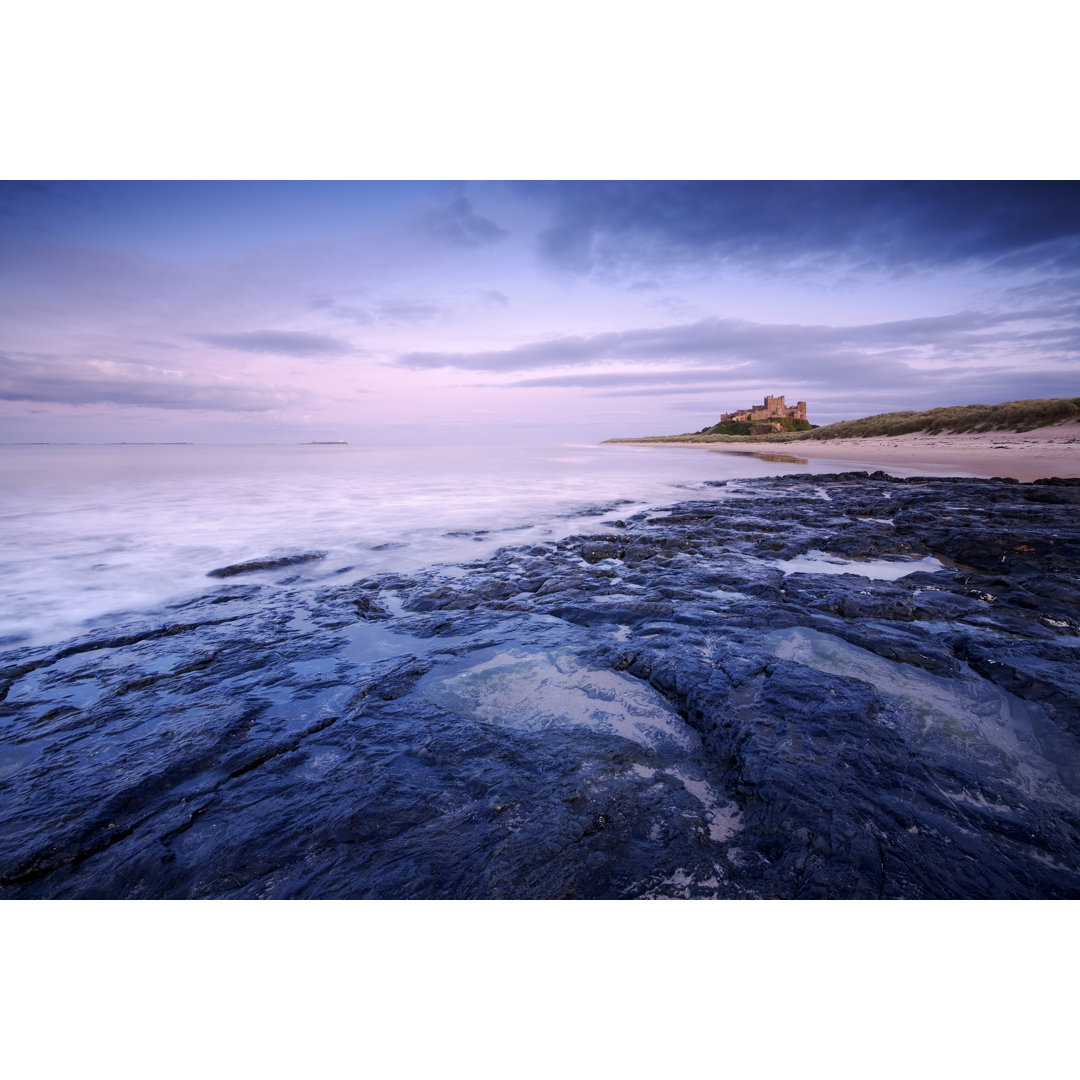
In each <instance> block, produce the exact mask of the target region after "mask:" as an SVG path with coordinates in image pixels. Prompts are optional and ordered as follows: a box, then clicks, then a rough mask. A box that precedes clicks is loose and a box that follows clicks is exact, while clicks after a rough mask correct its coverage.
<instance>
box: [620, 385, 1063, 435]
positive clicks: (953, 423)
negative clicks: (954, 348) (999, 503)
mask: <svg viewBox="0 0 1080 1080" xmlns="http://www.w3.org/2000/svg"><path fill="white" fill-rule="evenodd" d="M1069 421H1075V422H1080V397H1072V398H1028V399H1025V400H1023V401H1003V402H1001V403H1000V404H998V405H947V406H944V407H943V408H938V409H926V410H924V411H923V412H915V411H911V410H908V411H904V412H891V413H879V414H877V415H876V416H867V417H863V418H862V419H858V420H839V421H837V422H836V423H835V424H826V425H824V426H822V427H817V426H815V425H813V424H811V423H809V422H808V421H807V418H806V402H805V401H800V402H799V403H798V405H795V406H786V405H785V404H784V397H783V395H780V396H779V397H766V398H765V402H764V404H763V405H754V406H753V407H752V408H750V409H737V410H735V411H734V412H728V413H722V414H721V416H720V420H719V422H718V423H716V424H712V425H711V426H708V427H704V428H702V429H701V430H700V431H694V432H687V433H686V434H683V435H639V436H637V437H635V438H618V439H605V440H604V441H605V442H609V443H626V442H636V443H640V442H649V443H651V442H679V443H687V442H692V443H714V442H715V443H725V442H751V441H755V442H756V441H762V442H803V441H805V440H807V439H856V438H863V439H866V438H876V437H896V436H899V435H910V434H913V433H917V432H926V433H928V434H930V435H941V434H942V433H944V432H949V433H952V434H962V433H968V432H970V433H985V432H991V431H1016V432H1024V431H1033V430H1035V429H1036V428H1042V427H1047V426H1049V425H1050V424H1061V423H1066V422H1069ZM766 428H767V430H766ZM755 429H757V430H755Z"/></svg>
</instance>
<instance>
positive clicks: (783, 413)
mask: <svg viewBox="0 0 1080 1080" xmlns="http://www.w3.org/2000/svg"><path fill="white" fill-rule="evenodd" d="M805 419H806V402H805V401H800V402H799V403H798V404H797V405H785V404H784V395H783V394H781V395H780V396H779V397H766V398H765V404H764V405H754V406H752V407H751V408H749V409H736V410H735V412H728V413H723V414H722V415H721V416H720V423H721V424H726V423H728V421H730V420H735V421H741V422H742V423H748V424H751V425H753V426H752V427H751V428H750V434H751V435H764V434H766V433H768V432H770V431H778V430H780V423H779V421H781V420H805Z"/></svg>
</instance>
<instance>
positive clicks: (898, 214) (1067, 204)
mask: <svg viewBox="0 0 1080 1080" xmlns="http://www.w3.org/2000/svg"><path fill="white" fill-rule="evenodd" d="M512 186H513V188H514V190H515V191H517V192H518V193H519V194H521V195H524V196H526V197H528V198H531V199H532V200H534V201H536V202H539V203H541V204H543V205H546V206H547V207H548V208H549V209H550V211H551V218H550V220H549V223H548V225H547V226H546V227H545V228H544V229H543V230H542V232H541V233H540V236H539V241H538V250H539V252H540V255H541V256H542V257H543V258H544V259H545V260H546V261H547V262H549V263H550V264H552V265H554V266H557V267H559V268H560V269H562V270H565V271H568V272H571V273H575V274H588V273H591V272H594V271H600V272H606V273H615V274H620V275H623V276H625V277H626V278H627V280H630V281H632V280H634V279H635V278H638V277H640V276H642V275H644V276H645V277H649V276H651V275H650V274H649V269H650V267H657V266H659V265H662V264H664V263H668V264H672V263H679V262H686V261H698V260H703V259H708V260H712V261H720V262H731V263H736V264H741V265H749V266H754V267H758V268H761V269H774V270H775V269H777V268H780V267H787V268H791V267H797V266H800V265H802V266H804V267H805V266H806V265H807V264H809V263H812V262H813V261H815V260H827V261H829V262H834V263H836V262H839V263H841V264H843V265H845V266H848V267H855V266H858V267H859V268H860V269H862V270H863V271H866V270H880V271H885V272H897V271H901V272H903V271H911V270H916V269H919V268H927V267H941V266H952V265H956V264H958V263H966V262H977V263H981V264H996V265H999V266H1035V265H1044V266H1049V267H1054V268H1061V267H1064V266H1073V267H1075V266H1076V265H1078V264H1080V183H1076V182H1072V181H1046V182H1042V181H1040V182H1016V181H1000V182H999V181H985V182H919V181H905V182H881V181H853V182H823V181H715V182H714V181H678V182H631V181H626V182H621V181H620V182H607V181H593V182H572V183H566V182H558V183H556V182H521V183H516V184H514V185H512Z"/></svg>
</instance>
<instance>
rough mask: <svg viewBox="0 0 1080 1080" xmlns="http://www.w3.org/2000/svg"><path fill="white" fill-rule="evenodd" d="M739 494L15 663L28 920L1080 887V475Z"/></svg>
mask: <svg viewBox="0 0 1080 1080" xmlns="http://www.w3.org/2000/svg"><path fill="white" fill-rule="evenodd" d="M713 494H714V496H715V497H710V498H695V499H691V500H687V501H684V502H680V503H679V504H677V505H674V506H671V507H669V508H666V509H665V510H663V511H658V512H654V513H651V514H638V515H635V516H633V517H630V518H628V519H626V520H621V519H619V518H618V517H617V513H618V510H617V508H612V515H611V518H610V519H609V520H608V522H607V524H606V526H605V532H603V533H602V534H599V535H589V536H577V537H570V538H568V539H566V540H563V541H560V542H558V543H546V544H539V545H534V546H531V547H527V548H504V549H502V550H500V551H499V552H497V553H496V554H495V555H494V556H493V557H492V558H490V559H487V560H485V561H482V562H477V563H472V564H468V565H464V566H459V567H435V568H432V569H430V570H428V571H425V572H422V573H416V574H410V575H402V574H383V575H379V576H377V577H372V578H369V579H365V580H363V581H361V582H357V583H352V584H349V585H341V586H336V587H326V586H312V585H310V584H305V582H304V580H303V577H302V575H303V572H304V570H303V563H304V557H293V558H290V559H289V560H288V562H287V564H286V563H282V564H279V565H273V563H272V562H271V561H270V560H255V561H253V562H252V563H251V564H238V566H234V567H228V568H223V569H224V570H226V571H228V573H227V574H226V575H224V576H227V577H229V578H230V580H229V581H228V583H226V584H215V585H214V586H213V587H212V591H209V592H208V593H207V594H206V595H205V596H203V597H199V598H197V599H195V600H192V601H190V602H187V603H185V604H183V605H180V606H178V607H176V608H172V609H169V610H168V611H165V612H162V613H161V614H160V616H159V617H158V618H156V619H150V620H147V621H146V622H145V623H143V624H140V625H137V626H125V627H123V628H120V629H118V630H117V631H115V632H113V633H107V632H101V633H98V634H94V635H89V636H87V637H85V638H80V639H76V640H74V641H70V642H67V643H65V644H64V645H62V646H59V647H49V648H34V649H18V650H13V651H11V652H9V653H7V654H5V655H3V656H2V657H0V694H2V695H3V702H2V704H0V719H2V723H3V733H4V734H3V741H2V743H0V898H5V899H28V898H147V899H148V898H203V897H223V898H224V897H234V898H261V897H266V898H292V897H295V898H350V897H356V898H365V897H366V898H384V899H388V898H395V899H398V898H458V899H469V898H582V899H585V898H611V899H614V898H648V897H688V898H697V897H702V898H704V897H716V898H805V899H811V898H836V899H840V898H998V899H1021V898H1075V897H1080V664H1078V663H1077V661H1078V660H1080V515H1078V513H1077V507H1078V505H1080V481H1075V480H1043V481H1039V482H1036V483H1031V484H1019V483H1015V482H1010V481H1006V480H1000V479H996V480H968V479H955V478H953V479H948V478H946V479H939V478H925V477H917V478H909V479H896V478H893V477H890V476H888V475H886V474H884V473H874V474H866V473H844V474H823V475H817V476H788V477H776V478H770V479H764V480H743V481H727V482H717V484H716V486H715V488H714V489H713ZM316 557H317V554H313V555H311V556H309V558H311V559H314V558H316ZM260 575H277V576H275V577H273V578H272V580H273V581H275V582H276V583H277V584H276V587H275V588H273V589H269V588H268V586H267V582H268V581H270V580H271V578H270V577H261V576H260ZM289 575H293V576H292V577H291V578H290V576H289ZM290 582H292V583H293V585H294V586H295V587H289V585H290ZM282 583H284V584H285V586H286V588H285V589H284V591H282V589H281V585H282ZM271 594H272V599H271Z"/></svg>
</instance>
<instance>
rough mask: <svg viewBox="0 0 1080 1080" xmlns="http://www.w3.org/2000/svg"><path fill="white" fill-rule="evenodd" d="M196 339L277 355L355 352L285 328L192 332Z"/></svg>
mask: <svg viewBox="0 0 1080 1080" xmlns="http://www.w3.org/2000/svg"><path fill="white" fill-rule="evenodd" d="M190 336H191V337H192V338H194V339H195V340H196V341H201V342H203V344H205V345H214V346H216V347H218V348H220V349H236V350H237V351H238V352H249V353H271V354H273V355H274V356H298V357H312V356H313V357H320V356H341V355H342V354H343V353H349V352H352V351H353V347H352V345H350V344H349V343H348V342H347V341H340V340H339V339H338V338H332V337H324V336H323V335H322V334H304V333H298V332H294V331H286V330H252V331H249V332H247V333H241V334H191V335H190Z"/></svg>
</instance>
